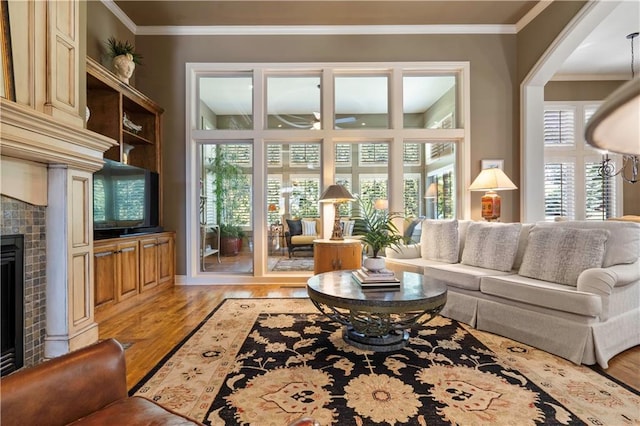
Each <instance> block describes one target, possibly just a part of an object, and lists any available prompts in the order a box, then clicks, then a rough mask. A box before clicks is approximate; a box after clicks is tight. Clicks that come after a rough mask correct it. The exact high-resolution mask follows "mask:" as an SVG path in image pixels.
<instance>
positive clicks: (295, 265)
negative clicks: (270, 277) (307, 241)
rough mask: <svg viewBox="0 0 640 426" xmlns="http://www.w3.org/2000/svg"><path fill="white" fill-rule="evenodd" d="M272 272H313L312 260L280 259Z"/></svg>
mask: <svg viewBox="0 0 640 426" xmlns="http://www.w3.org/2000/svg"><path fill="white" fill-rule="evenodd" d="M273 270H274V271H313V257H312V258H308V257H307V258H292V259H280V260H278V263H276V265H275V266H274V267H273Z"/></svg>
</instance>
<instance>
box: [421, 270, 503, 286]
mask: <svg viewBox="0 0 640 426" xmlns="http://www.w3.org/2000/svg"><path fill="white" fill-rule="evenodd" d="M511 273H512V272H504V271H496V270H494V269H486V268H479V267H477V266H470V265H464V264H462V263H434V264H431V265H426V266H425V268H424V274H425V275H427V276H429V277H433V278H436V279H439V280H442V281H446V282H447V285H449V286H452V287H458V288H464V289H466V290H474V291H479V290H480V279H481V278H483V277H486V276H492V275H509V274H511Z"/></svg>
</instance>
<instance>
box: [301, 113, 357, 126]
mask: <svg viewBox="0 0 640 426" xmlns="http://www.w3.org/2000/svg"><path fill="white" fill-rule="evenodd" d="M313 116H314V117H315V118H316V119H315V121H314V122H313V124H312V126H311V128H312V129H313V130H320V118H321V115H320V113H319V112H315V111H314V112H313ZM355 121H356V118H355V117H342V118H336V119H335V121H334V123H335V125H336V129H339V128H340V127H338V124H342V123H353V122H355Z"/></svg>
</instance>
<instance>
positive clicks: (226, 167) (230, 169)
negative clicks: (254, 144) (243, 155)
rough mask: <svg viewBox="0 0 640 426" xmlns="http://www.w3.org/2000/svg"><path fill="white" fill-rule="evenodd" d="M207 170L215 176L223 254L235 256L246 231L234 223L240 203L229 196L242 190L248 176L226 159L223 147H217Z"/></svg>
mask: <svg viewBox="0 0 640 426" xmlns="http://www.w3.org/2000/svg"><path fill="white" fill-rule="evenodd" d="M206 169H207V173H212V174H213V176H214V178H213V193H214V197H215V201H214V202H215V214H216V223H219V224H220V246H221V254H223V255H231V256H235V255H237V254H238V253H239V252H240V250H241V248H242V238H243V237H244V231H243V230H242V228H241V227H240V226H239V225H238V224H237V223H234V211H237V210H238V208H239V203H240V201H239V200H238V199H237V198H234V197H229V196H228V194H229V193H234V192H237V191H238V190H239V189H240V188H242V187H243V185H244V183H245V178H246V176H244V173H243V172H242V169H241V168H240V167H238V166H237V165H236V164H234V163H233V162H232V161H231V160H229V159H228V158H227V157H226V155H225V153H224V151H223V150H222V148H221V147H217V148H216V153H215V156H213V157H211V158H209V160H208V163H207V165H206Z"/></svg>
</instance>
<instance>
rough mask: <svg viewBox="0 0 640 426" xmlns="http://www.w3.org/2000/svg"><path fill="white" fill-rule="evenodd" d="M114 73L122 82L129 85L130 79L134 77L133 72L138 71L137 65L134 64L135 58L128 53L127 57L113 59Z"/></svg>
mask: <svg viewBox="0 0 640 426" xmlns="http://www.w3.org/2000/svg"><path fill="white" fill-rule="evenodd" d="M112 64H113V72H114V74H115V75H116V77H118V79H120V81H122V82H125V83H127V84H129V79H130V78H131V75H133V71H134V70H135V69H136V63H135V62H133V56H131V54H129V53H127V54H125V55H118V56H116V57H115V58H113V62H112Z"/></svg>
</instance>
